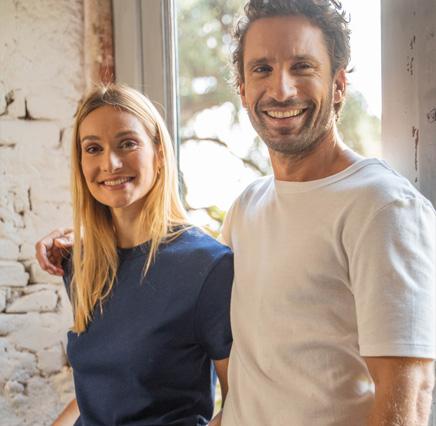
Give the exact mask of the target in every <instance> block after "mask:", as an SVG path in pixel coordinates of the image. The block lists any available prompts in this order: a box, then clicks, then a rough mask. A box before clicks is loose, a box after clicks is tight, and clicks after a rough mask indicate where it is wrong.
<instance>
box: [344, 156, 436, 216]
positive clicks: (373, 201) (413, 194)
mask: <svg viewBox="0 0 436 426" xmlns="http://www.w3.org/2000/svg"><path fill="white" fill-rule="evenodd" d="M346 185H349V188H348V189H349V190H351V191H352V192H353V194H354V196H353V197H351V198H353V199H354V201H355V202H356V204H357V205H361V207H362V209H363V210H366V212H367V213H371V211H372V212H373V213H374V214H376V213H377V212H378V211H379V210H381V209H384V208H386V207H388V206H391V205H392V206H394V205H402V204H410V203H412V204H419V205H423V206H424V207H425V208H429V209H430V210H433V206H432V204H431V202H430V201H429V200H427V199H426V198H425V197H424V196H423V195H422V194H421V193H420V192H419V191H418V190H417V189H416V188H415V187H414V186H413V185H412V184H411V183H410V182H409V181H408V180H407V179H406V178H405V177H404V176H401V175H400V174H399V173H398V172H396V171H395V170H394V169H393V168H391V167H390V166H389V165H388V164H387V163H386V162H384V161H381V160H376V159H374V160H369V161H368V162H366V164H365V165H364V166H363V167H361V168H360V169H358V170H357V172H356V173H355V174H354V175H353V176H350V179H348V182H347V183H346ZM368 210H369V211H368Z"/></svg>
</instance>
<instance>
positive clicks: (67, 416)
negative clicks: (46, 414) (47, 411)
mask: <svg viewBox="0 0 436 426" xmlns="http://www.w3.org/2000/svg"><path fill="white" fill-rule="evenodd" d="M79 415H80V412H79V406H78V405H77V401H76V399H73V400H72V401H71V402H70V403H69V404H68V405H67V406H66V407H65V409H64V411H62V413H61V414H59V417H58V418H57V419H56V420H55V421H54V422H53V425H52V426H73V425H74V423H75V422H76V420H77V418H78V417H79Z"/></svg>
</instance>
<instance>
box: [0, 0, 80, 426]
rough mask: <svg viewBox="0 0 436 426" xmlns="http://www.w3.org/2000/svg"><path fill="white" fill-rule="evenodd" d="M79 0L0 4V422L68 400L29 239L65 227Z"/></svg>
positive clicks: (25, 420) (64, 323)
mask: <svg viewBox="0 0 436 426" xmlns="http://www.w3.org/2000/svg"><path fill="white" fill-rule="evenodd" d="M83 8H84V6H83V1H82V0H38V1H33V0H1V1H0V413H1V414H0V423H1V424H2V425H4V426H18V425H20V426H22V425H38V426H39V425H49V424H51V421H52V420H53V419H54V417H55V416H56V414H58V413H59V411H60V410H61V409H62V408H63V406H64V405H65V404H66V403H67V402H68V401H69V400H70V399H71V398H72V395H73V388H72V381H71V373H70V369H69V367H68V366H67V362H66V357H65V341H64V339H65V335H66V331H67V329H68V328H69V327H70V325H71V322H72V319H71V311H70V306H69V302H68V300H67V297H66V294H65V290H64V288H63V285H62V283H61V280H60V279H59V278H53V277H51V276H49V275H48V274H46V273H43V271H41V270H40V269H39V267H38V266H37V265H36V263H35V259H34V249H33V246H34V244H35V241H36V240H37V239H38V238H39V237H41V236H42V235H44V234H45V233H47V232H48V231H50V230H52V229H53V228H55V227H58V226H65V225H66V224H69V223H71V221H72V219H71V208H70V201H69V200H70V195H69V140H70V135H71V129H70V125H71V121H72V118H73V115H74V112H75V110H76V108H77V104H78V101H79V99H80V97H81V95H82V93H83V91H84V89H85V78H84V74H85V73H84V52H83V46H84V43H83V37H84V16H83V14H84V12H83Z"/></svg>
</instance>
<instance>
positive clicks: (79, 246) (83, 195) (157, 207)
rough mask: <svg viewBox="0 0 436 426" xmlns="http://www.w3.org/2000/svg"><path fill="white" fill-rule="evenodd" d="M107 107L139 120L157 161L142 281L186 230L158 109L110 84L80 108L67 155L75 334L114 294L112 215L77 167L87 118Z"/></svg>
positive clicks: (144, 219)
mask: <svg viewBox="0 0 436 426" xmlns="http://www.w3.org/2000/svg"><path fill="white" fill-rule="evenodd" d="M106 105H109V106H113V107H114V108H118V109H120V110H122V111H126V112H129V113H131V114H133V115H134V116H135V117H137V118H138V119H139V120H140V121H141V122H142V123H143V124H144V127H145V130H146V132H147V134H148V136H149V137H150V138H151V140H152V141H153V142H154V144H153V145H154V148H155V153H156V154H157V156H158V157H159V159H160V167H159V169H158V171H156V172H155V174H156V176H155V179H154V184H153V187H152V188H151V190H150V191H149V193H148V194H147V195H146V197H145V199H144V204H143V208H142V211H141V214H140V216H141V217H140V220H141V225H142V226H144V227H146V228H144V229H147V234H148V235H149V236H150V250H149V254H148V257H147V261H146V264H145V265H144V275H145V274H146V273H147V271H148V270H149V268H150V266H151V264H152V262H153V261H154V259H155V256H156V253H157V250H158V247H159V244H161V243H162V242H163V241H167V240H168V239H172V238H176V237H177V236H178V235H180V233H182V232H183V231H184V230H185V229H186V227H185V226H184V225H187V216H186V211H185V209H184V207H183V205H182V203H181V200H180V197H179V188H178V176H177V166H176V161H175V157H174V150H173V146H172V143H171V137H170V135H169V133H168V130H167V129H166V126H165V123H164V121H163V119H162V117H161V116H160V114H159V113H158V111H157V110H156V108H155V107H154V106H153V104H152V103H151V101H150V100H149V99H147V98H146V97H145V96H144V95H143V94H141V93H139V92H138V91H136V90H134V89H132V88H130V87H127V86H124V85H119V84H110V85H106V86H102V87H98V88H96V89H94V90H93V91H92V92H91V93H90V94H89V95H87V96H86V98H85V99H84V100H83V101H82V103H81V104H80V106H79V109H78V112H77V114H76V118H75V122H74V131H73V141H72V142H73V143H72V150H71V191H72V202H73V215H74V225H73V227H74V234H75V235H76V236H77V237H76V238H75V242H74V246H73V255H72V257H73V259H72V260H73V262H72V263H73V277H72V280H71V291H70V293H71V299H72V305H73V311H74V326H73V331H75V332H76V333H81V332H83V331H85V330H86V327H87V326H88V324H89V322H90V321H91V320H92V312H93V310H94V309H95V307H96V305H97V303H98V304H99V305H100V309H102V302H103V301H104V299H105V298H106V297H107V296H108V295H109V293H110V292H111V290H112V287H113V285H114V282H115V279H116V273H117V269H118V255H117V246H116V241H117V240H116V234H115V230H114V226H113V223H112V216H111V212H110V209H109V207H107V206H105V205H103V204H101V203H100V202H98V201H97V200H96V199H95V198H94V197H93V196H92V195H91V193H90V191H89V189H88V186H87V184H86V181H85V177H84V175H83V171H82V167H81V146H80V136H79V127H80V124H81V123H82V122H83V120H84V119H85V117H86V116H87V115H88V114H89V113H91V112H92V111H94V110H95V109H97V108H99V107H102V106H106ZM156 169H157V168H156ZM79 236H80V237H79Z"/></svg>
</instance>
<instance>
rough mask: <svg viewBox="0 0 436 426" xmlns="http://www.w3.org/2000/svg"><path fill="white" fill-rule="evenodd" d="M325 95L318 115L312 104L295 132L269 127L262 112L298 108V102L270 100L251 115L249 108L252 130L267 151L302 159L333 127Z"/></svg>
mask: <svg viewBox="0 0 436 426" xmlns="http://www.w3.org/2000/svg"><path fill="white" fill-rule="evenodd" d="M328 93H329V95H328V97H327V99H326V100H325V102H324V103H323V104H322V106H321V108H320V109H319V111H318V113H316V111H315V108H314V106H313V105H312V106H310V107H309V108H307V109H306V110H305V112H304V115H305V117H304V122H303V123H302V125H301V127H300V128H299V129H298V130H296V129H295V128H294V127H292V128H290V127H287V126H283V127H276V128H271V127H270V124H269V123H268V119H267V117H265V113H264V112H263V111H264V110H265V109H274V108H281V109H294V108H295V109H298V108H300V103H299V102H298V101H295V100H289V101H286V102H277V101H275V100H269V101H265V102H262V103H259V104H258V105H256V107H255V112H254V113H253V112H251V111H250V110H249V109H247V113H248V116H249V118H250V121H251V124H252V125H253V127H254V129H255V130H256V132H257V133H258V135H259V136H260V137H261V138H262V140H263V141H264V142H265V144H266V145H267V147H268V148H269V149H270V150H272V151H275V152H277V153H280V154H283V155H285V156H292V157H300V158H301V157H305V156H306V155H307V154H309V153H310V152H312V151H313V150H314V149H315V148H316V147H317V146H318V145H319V144H320V143H321V142H322V140H323V139H324V135H325V134H326V133H327V132H328V131H329V130H330V129H331V128H332V127H333V123H334V120H335V110H334V105H333V102H332V99H333V96H332V91H331V89H330V90H329V91H328Z"/></svg>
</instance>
